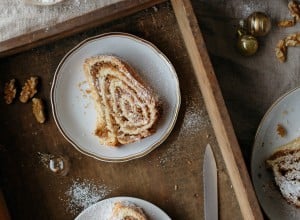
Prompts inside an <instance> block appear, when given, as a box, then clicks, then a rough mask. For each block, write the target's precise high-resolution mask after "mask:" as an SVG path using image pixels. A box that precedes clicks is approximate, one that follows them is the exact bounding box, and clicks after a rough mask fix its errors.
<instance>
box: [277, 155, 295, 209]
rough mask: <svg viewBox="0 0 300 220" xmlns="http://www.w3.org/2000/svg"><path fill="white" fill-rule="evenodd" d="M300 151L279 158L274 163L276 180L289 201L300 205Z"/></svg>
mask: <svg viewBox="0 0 300 220" xmlns="http://www.w3.org/2000/svg"><path fill="white" fill-rule="evenodd" d="M299 157H300V152H297V153H295V154H288V155H285V156H283V157H281V158H278V161H276V164H275V163H274V167H273V171H274V173H275V181H276V183H277V185H278V186H279V188H280V191H281V193H282V194H283V196H284V197H285V198H287V199H288V201H290V202H292V203H294V204H297V205H300V201H299V198H300V162H299Z"/></svg>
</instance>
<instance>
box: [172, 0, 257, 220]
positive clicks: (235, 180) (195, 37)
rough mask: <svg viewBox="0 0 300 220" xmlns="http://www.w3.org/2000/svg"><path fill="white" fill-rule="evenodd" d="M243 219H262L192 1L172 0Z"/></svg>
mask: <svg viewBox="0 0 300 220" xmlns="http://www.w3.org/2000/svg"><path fill="white" fill-rule="evenodd" d="M171 2H172V6H173V10H174V12H175V15H176V18H177V21H178V24H179V28H180V30H181V33H182V36H183V40H184V42H185V45H186V48H187V51H188V54H189V56H190V59H191V61H192V65H193V68H194V72H195V75H196V77H197V81H198V84H199V86H200V89H201V92H202V95H203V98H204V101H205V104H206V108H207V111H208V114H209V117H210V119H211V123H212V126H213V128H214V131H215V135H216V138H217V141H218V144H219V148H220V151H221V153H222V156H223V158H224V161H225V164H226V168H227V170H228V174H229V176H230V179H231V182H232V185H233V188H234V191H235V194H236V197H237V200H238V202H239V205H240V209H241V213H242V215H243V217H244V219H263V217H262V213H261V210H260V207H259V205H258V202H257V199H256V196H255V193H254V190H253V187H252V184H251V180H250V178H249V175H248V171H247V168H246V165H245V162H244V160H243V156H242V153H241V150H240V147H239V144H238V142H237V139H236V136H235V133H234V130H233V126H232V123H231V121H230V117H229V114H228V112H227V109H226V106H225V102H224V99H223V96H222V93H221V90H220V87H219V84H218V81H217V78H216V75H215V73H214V70H213V67H212V64H211V62H210V59H209V56H208V53H207V50H206V46H205V42H204V40H203V37H202V34H201V31H200V29H199V26H198V22H197V19H196V17H195V14H194V11H193V8H192V5H191V3H190V1H189V0H171Z"/></svg>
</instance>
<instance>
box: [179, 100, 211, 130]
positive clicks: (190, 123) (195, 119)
mask: <svg viewBox="0 0 300 220" xmlns="http://www.w3.org/2000/svg"><path fill="white" fill-rule="evenodd" d="M209 125H210V121H209V117H208V114H207V113H206V112H205V111H204V110H203V108H202V106H200V103H199V102H197V101H196V100H193V99H192V100H189V101H188V103H187V107H186V111H185V115H184V119H183V123H182V126H181V129H180V135H184V134H189V135H194V134H197V133H199V132H200V131H201V130H203V129H206V128H207V126H209Z"/></svg>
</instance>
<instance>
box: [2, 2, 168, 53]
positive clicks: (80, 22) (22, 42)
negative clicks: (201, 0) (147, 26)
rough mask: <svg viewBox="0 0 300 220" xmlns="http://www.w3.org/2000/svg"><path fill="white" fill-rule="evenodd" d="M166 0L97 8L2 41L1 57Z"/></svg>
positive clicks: (122, 3) (120, 3)
mask: <svg viewBox="0 0 300 220" xmlns="http://www.w3.org/2000/svg"><path fill="white" fill-rule="evenodd" d="M164 1H166V0H127V1H120V2H117V3H115V4H112V5H109V6H106V7H103V8H100V9H97V10H95V11H92V12H89V13H87V14H84V15H82V16H78V17H75V18H73V19H70V20H67V21H65V22H62V23H58V24H55V25H53V26H51V27H47V28H44V29H42V30H37V31H34V32H31V33H26V34H24V35H21V36H17V37H15V38H12V39H9V40H6V41H3V42H0V58H1V57H4V56H8V55H12V54H16V53H19V52H21V51H25V50H29V49H31V48H34V47H37V46H40V45H43V44H46V43H50V42H53V41H55V40H58V39H62V38H64V37H67V36H71V35H73V34H75V33H79V32H82V31H85V30H89V29H91V28H93V27H96V26H99V25H101V24H104V23H107V22H109V21H112V20H114V19H117V18H121V17H123V16H126V15H130V14H132V13H135V12H138V11H140V10H142V9H145V8H149V7H151V6H153V5H155V4H158V3H161V2H164Z"/></svg>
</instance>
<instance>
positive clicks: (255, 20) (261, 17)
mask: <svg viewBox="0 0 300 220" xmlns="http://www.w3.org/2000/svg"><path fill="white" fill-rule="evenodd" d="M246 25H247V29H248V32H249V33H250V34H251V35H253V36H255V37H260V36H265V35H267V34H268V33H269V31H270V30H271V19H270V17H269V16H268V15H266V14H265V13H263V12H254V13H252V14H251V15H249V17H248V18H247V21H246Z"/></svg>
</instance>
